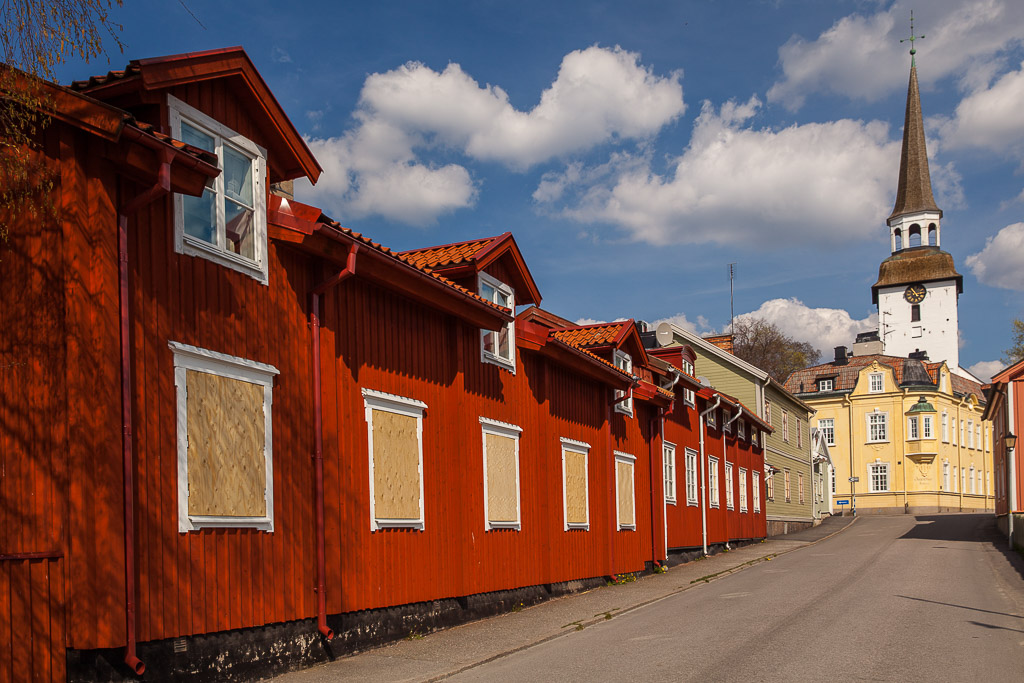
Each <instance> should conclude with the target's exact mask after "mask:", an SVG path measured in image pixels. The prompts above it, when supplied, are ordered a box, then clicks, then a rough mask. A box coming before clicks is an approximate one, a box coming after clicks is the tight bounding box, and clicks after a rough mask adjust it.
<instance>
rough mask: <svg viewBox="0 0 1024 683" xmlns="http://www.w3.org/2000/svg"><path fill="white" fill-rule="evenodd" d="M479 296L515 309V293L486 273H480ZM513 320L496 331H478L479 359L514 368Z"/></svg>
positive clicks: (514, 328) (512, 369)
mask: <svg viewBox="0 0 1024 683" xmlns="http://www.w3.org/2000/svg"><path fill="white" fill-rule="evenodd" d="M480 296H481V297H482V298H484V299H487V300H488V301H490V302H492V303H496V304H498V305H499V306H504V307H505V308H508V309H511V310H512V311H513V312H514V311H515V305H516V302H515V294H514V292H513V291H512V288H511V287H509V286H508V285H506V284H505V283H503V282H500V281H498V280H496V279H494V278H493V277H491V276H490V275H487V274H486V273H480ZM515 325H516V324H515V321H513V322H510V323H507V324H505V325H504V326H502V328H501V329H500V330H498V331H496V332H495V331H492V330H482V331H481V332H480V360H481V361H482V362H484V363H494V364H495V365H500V366H501V367H503V368H505V369H506V370H510V371H512V372H515V370H516V338H515V334H516V327H515Z"/></svg>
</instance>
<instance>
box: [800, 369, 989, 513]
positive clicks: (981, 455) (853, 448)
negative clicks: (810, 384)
mask: <svg viewBox="0 0 1024 683" xmlns="http://www.w3.org/2000/svg"><path fill="white" fill-rule="evenodd" d="M939 373H940V376H939V377H940V379H939V382H938V386H937V387H936V386H931V387H929V386H915V387H903V388H901V387H900V386H899V384H898V383H897V381H896V376H895V373H894V372H893V370H892V368H890V367H888V366H886V365H883V364H880V363H878V362H877V361H876V362H874V363H872V364H871V365H867V366H865V367H864V368H863V369H862V370H861V371H860V372H859V376H858V379H857V383H856V386H855V388H854V389H853V391H851V392H849V393H843V394H835V393H833V394H828V395H824V396H822V397H820V398H816V397H815V396H814V395H804V396H801V398H802V399H803V400H804V401H805V402H806V403H808V404H810V405H812V406H813V407H814V408H815V409H816V410H817V414H815V416H814V417H813V418H812V424H813V425H814V426H816V427H818V428H823V427H824V428H827V427H828V426H829V423H828V420H832V425H831V426H832V434H833V438H832V440H831V443H830V444H829V452H830V454H831V458H832V462H833V464H834V466H835V483H834V494H833V501H837V500H849V501H850V503H851V504H850V505H846V506H840V505H837V504H835V503H834V504H833V510H832V511H833V513H839V512H842V511H844V510H849V509H850V508H851V507H852V505H853V504H856V507H857V510H858V512H862V513H863V512H878V513H893V512H911V513H918V514H921V513H930V512H949V511H953V512H956V511H961V510H962V511H974V510H977V511H982V510H992V509H993V508H994V497H993V486H994V481H993V478H992V430H991V424H990V423H988V422H983V421H982V420H981V415H982V413H983V412H984V406H983V405H979V403H978V399H979V397H978V396H975V395H974V394H969V395H967V396H956V395H954V394H953V391H952V384H953V383H952V380H951V379H950V373H949V369H948V368H947V366H946V365H945V364H943V365H942V367H941V368H940V369H939ZM872 375H874V376H875V377H874V379H873V380H872ZM879 376H880V377H879ZM872 381H873V382H874V383H873V384H872ZM922 396H923V397H925V399H926V400H927V402H928V403H929V404H931V405H932V406H933V407H934V409H935V412H925V413H912V414H911V415H908V412H910V410H911V408H913V407H914V406H915V404H917V403H918V400H919V399H920V398H921V397H922ZM912 417H913V418H916V420H917V423H916V426H912V425H911V418H912ZM925 417H930V418H931V420H930V423H931V424H930V430H929V431H930V434H928V433H926V425H925V424H924V422H925ZM883 424H884V428H883V427H882V425H883ZM915 428H916V430H917V434H916V438H915V435H914V434H912V433H910V432H911V431H912V430H913V429H915ZM826 431H827V429H826ZM883 432H884V433H883ZM851 476H852V477H859V481H857V482H850V481H849V478H850V477H851Z"/></svg>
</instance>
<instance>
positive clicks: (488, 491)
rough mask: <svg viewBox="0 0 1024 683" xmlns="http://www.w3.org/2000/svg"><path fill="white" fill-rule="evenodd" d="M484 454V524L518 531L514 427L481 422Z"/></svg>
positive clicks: (518, 432) (515, 435) (517, 463)
mask: <svg viewBox="0 0 1024 683" xmlns="http://www.w3.org/2000/svg"><path fill="white" fill-rule="evenodd" d="M480 426H481V432H482V434H483V451H484V524H485V527H486V528H487V529H518V528H519V526H520V524H519V434H520V433H521V432H522V430H521V429H520V428H519V427H516V426H515V425H511V424H507V423H505V422H498V421H497V420H490V419H488V418H486V417H481V418H480Z"/></svg>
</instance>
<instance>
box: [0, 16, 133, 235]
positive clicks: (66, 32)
mask: <svg viewBox="0 0 1024 683" xmlns="http://www.w3.org/2000/svg"><path fill="white" fill-rule="evenodd" d="M121 2H122V0H2V3H0V21H2V22H3V23H2V26H0V50H2V54H0V58H2V60H3V64H2V65H0V216H10V215H13V214H16V213H20V214H26V213H27V214H29V215H33V216H39V215H40V214H43V215H51V214H52V213H53V206H52V204H51V199H50V191H51V190H52V189H53V176H52V174H49V173H47V171H46V169H45V168H44V167H43V165H42V164H41V163H40V162H38V161H36V157H35V154H34V153H33V150H34V149H36V148H37V146H38V139H39V137H38V136H39V133H40V132H41V131H42V129H43V128H45V127H46V125H47V124H48V123H49V117H48V116H47V115H46V112H47V111H48V110H49V109H50V108H51V103H50V102H49V98H48V97H47V96H46V91H45V89H44V88H43V86H42V81H44V80H48V81H53V80H55V78H56V70H57V68H58V67H59V66H60V65H61V64H63V63H65V62H66V61H67V60H68V59H71V58H76V59H81V60H83V61H85V62H89V61H90V60H92V59H95V58H97V57H99V56H101V55H103V54H104V52H103V39H104V37H110V38H112V39H113V40H114V42H115V43H116V44H117V46H118V49H123V45H122V44H121V41H120V40H119V39H118V33H119V32H120V30H121V26H120V25H119V24H116V23H114V22H113V21H112V20H111V18H110V10H111V9H112V8H113V7H115V6H117V7H120V6H121ZM12 67H13V68H12ZM6 237H7V225H6V223H5V222H4V220H3V219H0V241H3V240H5V239H6Z"/></svg>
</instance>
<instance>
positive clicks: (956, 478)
mask: <svg viewBox="0 0 1024 683" xmlns="http://www.w3.org/2000/svg"><path fill="white" fill-rule="evenodd" d="M956 473H957V467H956V465H953V493H958V492H959V490H958V489H957V485H958V484H957V482H959V481H960V479H959V478H958V477H957V476H956Z"/></svg>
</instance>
